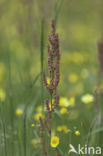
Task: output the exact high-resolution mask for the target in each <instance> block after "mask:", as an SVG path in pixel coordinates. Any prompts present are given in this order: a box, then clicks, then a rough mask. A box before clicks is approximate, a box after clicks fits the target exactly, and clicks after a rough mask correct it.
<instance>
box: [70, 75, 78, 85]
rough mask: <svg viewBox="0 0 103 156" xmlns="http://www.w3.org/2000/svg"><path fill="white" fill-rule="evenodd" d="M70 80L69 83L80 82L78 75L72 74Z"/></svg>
mask: <svg viewBox="0 0 103 156" xmlns="http://www.w3.org/2000/svg"><path fill="white" fill-rule="evenodd" d="M68 79H69V82H71V83H76V82H77V81H78V75H76V74H70V75H69V78H68Z"/></svg>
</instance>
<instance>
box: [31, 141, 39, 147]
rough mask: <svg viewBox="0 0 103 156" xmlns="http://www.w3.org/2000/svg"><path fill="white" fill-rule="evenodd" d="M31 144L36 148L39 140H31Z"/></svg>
mask: <svg viewBox="0 0 103 156" xmlns="http://www.w3.org/2000/svg"><path fill="white" fill-rule="evenodd" d="M31 143H32V145H33V146H34V148H38V147H39V143H40V139H32V141H31Z"/></svg>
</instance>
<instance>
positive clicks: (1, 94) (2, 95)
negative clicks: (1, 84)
mask: <svg viewBox="0 0 103 156" xmlns="http://www.w3.org/2000/svg"><path fill="white" fill-rule="evenodd" d="M5 97H6V94H5V92H4V90H3V89H2V88H0V100H1V101H4V100H5Z"/></svg>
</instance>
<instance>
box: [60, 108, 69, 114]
mask: <svg viewBox="0 0 103 156" xmlns="http://www.w3.org/2000/svg"><path fill="white" fill-rule="evenodd" d="M67 111H68V110H67V109H66V108H61V109H60V113H61V114H62V115H64V114H66V113H67Z"/></svg>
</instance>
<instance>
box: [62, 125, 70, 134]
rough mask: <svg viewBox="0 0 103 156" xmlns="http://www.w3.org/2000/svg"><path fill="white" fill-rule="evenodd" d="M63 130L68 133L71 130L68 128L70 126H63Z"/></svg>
mask: <svg viewBox="0 0 103 156" xmlns="http://www.w3.org/2000/svg"><path fill="white" fill-rule="evenodd" d="M62 131H63V132H64V133H68V132H69V130H68V128H67V126H66V125H64V126H62Z"/></svg>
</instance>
